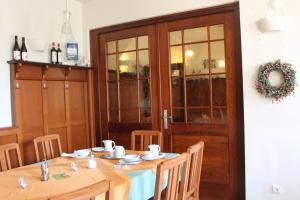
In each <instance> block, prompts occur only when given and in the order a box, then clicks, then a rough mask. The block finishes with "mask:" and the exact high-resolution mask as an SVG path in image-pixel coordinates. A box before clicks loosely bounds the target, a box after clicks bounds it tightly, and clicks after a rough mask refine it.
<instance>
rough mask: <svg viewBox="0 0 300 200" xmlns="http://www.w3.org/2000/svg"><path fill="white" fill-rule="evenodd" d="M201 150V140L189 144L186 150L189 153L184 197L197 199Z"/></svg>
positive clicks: (192, 199) (202, 147)
mask: <svg viewBox="0 0 300 200" xmlns="http://www.w3.org/2000/svg"><path fill="white" fill-rule="evenodd" d="M203 150H204V142H202V141H201V142H198V143H197V144H195V145H192V146H190V147H189V148H188V150H187V152H188V154H189V170H188V176H187V185H186V190H185V191H184V197H185V198H184V199H188V200H198V199H199V188H200V179H201V169H202V158H203Z"/></svg>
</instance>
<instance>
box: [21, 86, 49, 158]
mask: <svg viewBox="0 0 300 200" xmlns="http://www.w3.org/2000/svg"><path fill="white" fill-rule="evenodd" d="M19 84H20V88H19V89H18V92H19V93H20V107H21V110H20V113H21V121H22V135H23V152H24V163H26V164H31V163H34V162H35V161H36V159H35V156H34V146H33V139H34V138H36V137H39V136H42V135H44V114H43V96H42V81H38V80H36V81H32V80H20V81H19Z"/></svg>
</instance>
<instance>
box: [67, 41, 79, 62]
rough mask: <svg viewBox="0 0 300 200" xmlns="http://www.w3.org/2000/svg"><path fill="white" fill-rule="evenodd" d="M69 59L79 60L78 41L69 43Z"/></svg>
mask: <svg viewBox="0 0 300 200" xmlns="http://www.w3.org/2000/svg"><path fill="white" fill-rule="evenodd" d="M67 60H78V43H67Z"/></svg>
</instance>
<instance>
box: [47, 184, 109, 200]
mask: <svg viewBox="0 0 300 200" xmlns="http://www.w3.org/2000/svg"><path fill="white" fill-rule="evenodd" d="M110 187H111V184H110V181H109V180H103V181H100V182H98V183H95V184H93V185H90V186H87V187H84V188H81V189H79V190H75V191H73V192H70V193H66V194H63V195H59V196H55V197H51V198H49V200H87V199H90V200H94V199H96V197H97V196H99V195H100V194H102V193H104V192H105V200H110V199H111V195H110Z"/></svg>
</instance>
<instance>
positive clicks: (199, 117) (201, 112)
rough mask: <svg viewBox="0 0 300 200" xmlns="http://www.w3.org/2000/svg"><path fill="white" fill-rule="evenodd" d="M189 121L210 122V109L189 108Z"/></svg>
mask: <svg viewBox="0 0 300 200" xmlns="http://www.w3.org/2000/svg"><path fill="white" fill-rule="evenodd" d="M188 122H197V123H209V122H210V110H209V109H188Z"/></svg>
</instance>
